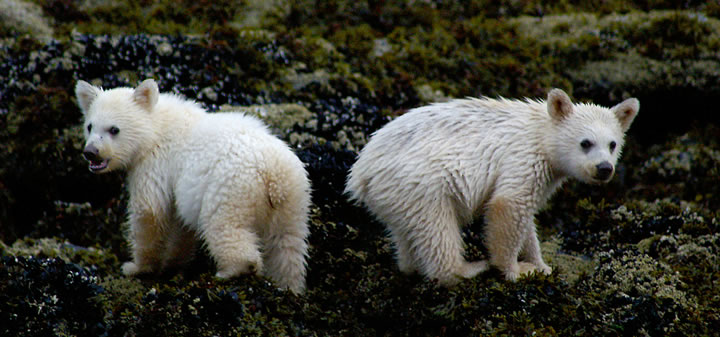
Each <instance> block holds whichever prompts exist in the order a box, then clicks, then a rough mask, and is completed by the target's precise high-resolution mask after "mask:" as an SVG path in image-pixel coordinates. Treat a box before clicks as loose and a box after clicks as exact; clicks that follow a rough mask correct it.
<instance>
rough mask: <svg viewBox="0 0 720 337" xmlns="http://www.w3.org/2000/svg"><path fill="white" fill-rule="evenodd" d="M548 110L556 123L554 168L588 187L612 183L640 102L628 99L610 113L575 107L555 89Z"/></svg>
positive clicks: (590, 105)
mask: <svg viewBox="0 0 720 337" xmlns="http://www.w3.org/2000/svg"><path fill="white" fill-rule="evenodd" d="M547 109H548V114H549V115H550V117H551V119H552V121H553V130H552V133H551V135H550V139H551V144H552V145H551V146H552V147H553V149H552V151H553V153H554V160H553V165H554V167H556V169H559V170H560V171H561V172H562V173H563V174H565V175H568V176H572V177H575V178H577V179H579V180H580V181H583V182H586V183H593V184H599V183H606V182H608V181H610V179H612V177H613V174H614V173H615V165H616V164H617V160H618V158H619V157H620V152H621V149H622V147H623V145H624V142H625V141H624V139H625V132H627V130H628V129H629V128H630V124H632V122H633V120H634V119H635V116H637V114H638V111H639V110H640V102H639V101H638V100H637V99H635V98H629V99H626V100H625V101H623V102H622V103H620V104H618V105H616V106H614V107H612V108H610V109H608V108H604V107H601V106H597V105H594V104H584V103H579V104H573V103H572V102H571V101H570V97H568V95H567V94H566V93H565V92H564V91H562V90H560V89H553V90H551V91H550V93H549V94H548V99H547Z"/></svg>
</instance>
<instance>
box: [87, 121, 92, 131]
mask: <svg viewBox="0 0 720 337" xmlns="http://www.w3.org/2000/svg"><path fill="white" fill-rule="evenodd" d="M87 130H88V132H92V123H90V124H88V126H87Z"/></svg>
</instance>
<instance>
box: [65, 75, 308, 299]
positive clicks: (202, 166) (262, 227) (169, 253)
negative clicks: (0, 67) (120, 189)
mask: <svg viewBox="0 0 720 337" xmlns="http://www.w3.org/2000/svg"><path fill="white" fill-rule="evenodd" d="M76 96H77V99H78V103H79V105H80V107H81V109H82V111H83V113H84V116H85V122H84V126H85V136H86V139H87V142H86V148H85V151H86V152H90V153H92V152H93V151H95V152H96V156H97V157H93V161H91V169H93V170H94V171H95V172H96V173H104V172H109V171H112V170H118V169H124V170H127V171H128V177H127V188H128V190H129V194H130V201H129V207H128V208H129V216H128V222H129V233H128V238H129V240H130V243H131V246H132V252H133V261H132V262H127V263H125V264H124V265H123V273H125V274H126V275H136V274H139V273H153V272H159V271H161V270H163V269H164V268H167V267H172V266H174V265H182V264H183V263H185V262H187V260H188V259H190V258H191V257H192V255H193V248H194V245H195V241H196V237H197V238H200V239H201V240H202V242H203V243H204V244H205V245H206V247H207V249H208V251H209V252H210V255H211V256H212V257H213V258H214V260H215V262H216V264H217V270H218V271H217V276H218V277H220V278H230V277H233V276H237V275H239V274H242V273H251V272H254V273H258V274H264V275H267V276H269V277H270V278H271V279H273V280H274V281H275V282H277V284H278V285H280V286H281V287H285V288H289V289H290V290H291V291H293V292H294V293H301V292H303V290H304V289H305V274H306V263H305V258H306V256H307V249H308V246H307V241H306V239H307V236H308V234H309V230H308V225H307V221H308V211H309V206H310V183H309V180H308V178H307V173H306V172H305V169H304V166H303V163H302V162H301V161H300V160H299V159H298V158H297V156H295V154H293V152H292V151H291V150H290V149H289V148H288V146H287V145H286V144H285V143H283V142H282V141H281V140H279V139H278V138H276V137H274V136H272V135H271V134H270V132H269V131H268V129H267V128H266V127H265V125H263V123H262V122H261V121H260V120H258V119H256V118H254V117H251V116H245V115H242V114H239V113H222V114H220V113H218V114H208V113H206V112H205V111H204V110H203V109H201V108H200V106H199V105H197V104H195V103H194V102H191V101H188V100H185V99H183V98H180V97H178V96H175V95H171V94H160V93H159V92H158V87H157V84H156V83H155V82H154V81H153V80H146V81H144V82H143V83H141V84H140V85H139V86H138V87H137V88H135V89H132V88H116V89H112V90H102V89H100V88H97V87H94V86H92V85H90V84H88V83H87V82H84V81H79V82H78V84H77V86H76ZM113 128H115V129H114V130H113ZM114 131H118V132H115V134H113V132H114ZM86 155H88V154H86Z"/></svg>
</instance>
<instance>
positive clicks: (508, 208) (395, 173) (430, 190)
mask: <svg viewBox="0 0 720 337" xmlns="http://www.w3.org/2000/svg"><path fill="white" fill-rule="evenodd" d="M638 110H639V103H638V101H637V100H636V99H628V100H626V101H624V102H622V103H620V104H618V105H617V106H615V107H613V108H612V109H607V108H603V107H600V106H596V105H593V104H573V103H572V102H571V101H570V98H569V97H568V96H567V94H565V92H563V91H562V90H559V89H554V90H552V91H551V92H550V93H549V95H548V100H547V101H531V100H526V101H516V100H507V99H502V98H501V99H488V98H483V99H457V100H452V101H450V102H446V103H437V104H432V105H429V106H425V107H421V108H417V109H413V110H411V111H409V112H408V113H406V114H404V115H403V116H400V117H398V118H397V119H395V120H393V121H391V122H390V123H388V124H387V125H386V126H384V127H383V128H381V129H380V130H379V131H377V132H376V133H375V134H374V135H373V136H372V138H371V139H370V141H369V142H368V144H367V145H366V146H365V148H364V149H363V150H362V151H361V152H360V155H359V157H358V160H357V162H356V163H355V164H354V166H353V167H352V169H351V171H350V174H349V177H348V182H347V186H346V192H348V193H349V194H350V197H351V198H352V199H354V200H356V201H358V202H360V203H362V204H364V205H365V206H366V207H367V208H368V209H369V210H370V212H371V213H373V214H374V215H375V216H376V217H377V218H378V219H379V220H380V221H382V222H383V223H384V224H385V225H386V226H387V229H388V230H389V233H390V238H391V239H392V241H393V243H394V245H395V248H396V257H397V263H398V266H399V268H400V270H401V271H402V272H405V273H410V272H414V271H419V272H421V273H422V274H424V275H425V276H427V277H429V278H431V279H437V280H438V281H439V283H440V284H443V285H453V284H455V283H457V282H458V281H459V280H460V279H461V278H470V277H473V276H475V275H477V274H478V273H480V272H482V271H485V270H487V269H488V268H489V267H490V266H494V267H496V268H499V269H500V270H501V271H502V272H503V273H504V275H505V277H506V278H507V279H508V280H515V279H517V278H518V277H519V276H520V275H522V274H527V273H529V272H532V271H534V270H539V271H540V272H543V273H550V271H551V269H550V267H549V266H548V265H547V264H545V262H544V261H543V259H542V255H541V252H540V245H539V242H538V238H537V235H536V230H535V224H534V215H535V213H536V212H537V211H538V209H540V208H541V207H543V205H544V204H545V203H546V202H547V200H548V199H549V198H550V196H551V195H552V193H553V192H554V191H555V190H556V189H557V187H559V186H560V185H561V184H562V183H563V181H565V180H566V178H567V177H575V178H577V179H579V180H581V181H585V182H588V183H603V182H607V181H608V180H610V178H611V177H612V173H613V172H614V167H615V165H616V162H617V159H618V157H619V156H620V149H621V148H622V145H623V140H624V133H625V131H627V129H628V128H629V127H630V124H631V123H632V121H633V119H634V118H635V116H636V114H637V112H638ZM612 144H614V147H613V146H612ZM588 145H589V146H588ZM611 148H612V149H611ZM601 170H604V171H605V172H604V173H602V172H600V171H601ZM480 214H484V216H485V221H486V231H485V241H486V245H487V248H488V251H489V254H490V258H489V260H488V261H476V262H468V261H466V260H465V259H464V258H463V252H464V244H463V241H462V237H461V226H463V225H466V224H468V223H471V222H472V220H473V219H474V218H476V217H477V216H479V215H480Z"/></svg>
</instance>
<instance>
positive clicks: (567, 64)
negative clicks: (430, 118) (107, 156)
mask: <svg viewBox="0 0 720 337" xmlns="http://www.w3.org/2000/svg"><path fill="white" fill-rule="evenodd" d="M0 5H3V6H0V11H2V12H1V13H0V18H5V19H7V18H12V20H5V19H3V20H0V21H2V22H0V57H1V58H2V59H1V60H0V255H2V263H0V312H2V314H1V315H0V335H8V336H13V335H92V336H100V335H109V336H115V335H150V334H153V335H163V336H164V335H172V336H183V335H188V336H204V335H208V336H210V335H243V336H249V335H333V336H334V335H449V336H459V335H488V334H508V335H528V334H535V335H571V334H572V335H591V336H598V335H612V336H615V335H710V334H713V333H714V332H715V331H717V330H718V329H720V309H718V308H720V294H719V292H718V289H720V287H718V280H720V267H719V266H720V265H719V264H718V262H719V261H718V259H720V258H719V256H720V251H719V249H720V241H719V240H720V239H719V238H718V233H719V232H720V231H719V229H720V211H719V209H720V129H718V128H717V124H716V123H717V119H716V118H715V117H714V116H716V113H715V112H716V110H717V109H716V102H715V100H716V99H717V97H720V86H718V83H720V82H719V81H718V73H717V69H720V67H718V65H719V63H720V54H718V53H717V50H718V47H719V46H720V45H719V43H720V42H718V41H720V20H719V19H718V17H719V16H720V7H719V6H717V4H713V3H708V4H705V3H702V4H700V3H697V4H696V2H692V1H691V2H688V3H686V5H685V7H683V8H678V7H677V6H676V5H674V4H670V3H667V4H665V3H664V2H662V1H660V2H657V4H655V5H654V7H653V8H649V7H648V5H647V4H646V2H637V3H634V2H623V3H622V4H620V3H615V2H603V3H602V4H600V3H597V2H590V1H588V2H582V1H579V2H576V4H575V5H567V4H565V5H542V4H539V3H536V2H531V1H520V2H518V1H500V2H495V3H493V4H492V5H490V4H488V5H482V4H477V3H474V4H470V5H467V6H465V5H459V4H455V3H446V2H435V1H423V2H412V1H411V2H405V1H389V2H372V1H370V2H344V1H338V2H317V3H316V2H313V1H293V2H290V3H282V2H268V3H262V2H253V1H247V2H239V1H230V0H227V1H217V2H213V3H211V4H205V5H206V6H205V5H203V6H200V5H197V4H195V3H194V2H190V1H181V2H174V1H159V2H154V3H153V4H151V5H148V6H144V7H143V6H139V5H138V4H136V3H134V2H127V3H126V2H113V3H112V4H110V3H107V4H106V3H103V2H94V1H87V2H70V1H48V2H45V3H44V4H43V5H33V4H30V3H29V2H24V1H0ZM4 5H7V6H4ZM246 10H247V11H246ZM248 13H252V15H250V14H248ZM147 77H153V78H155V79H156V81H157V82H158V84H159V85H160V88H161V91H166V92H175V93H178V94H181V95H185V96H187V97H190V98H193V99H196V100H197V101H198V102H199V103H200V104H202V105H203V106H205V107H207V108H208V109H209V110H210V111H213V112H218V113H222V112H223V111H228V110H235V111H237V110H241V111H245V112H247V113H250V114H254V115H257V116H259V117H260V118H263V119H264V120H266V121H267V122H268V123H269V124H270V125H271V128H272V130H273V132H274V133H275V134H277V135H278V136H279V137H281V138H283V139H284V140H286V141H288V142H289V143H290V144H291V145H292V147H293V148H294V149H295V151H296V153H297V154H298V156H299V157H300V159H301V160H302V161H303V162H305V163H306V165H307V170H308V173H309V175H310V178H311V180H312V184H313V203H314V204H313V207H312V217H311V236H310V243H311V249H310V258H309V274H308V291H307V293H306V294H305V295H303V296H300V297H295V296H293V295H291V294H288V293H286V292H282V291H279V290H277V289H275V288H274V287H273V286H272V284H271V283H269V282H268V281H267V280H265V279H263V278H260V277H255V276H243V277H240V278H237V279H233V280H229V281H220V280H217V279H214V278H213V277H212V275H213V274H214V266H213V265H212V262H211V260H209V259H208V258H207V256H206V255H205V254H203V253H200V254H199V256H198V258H197V259H196V260H195V261H194V262H193V263H192V265H191V266H189V267H188V268H187V269H186V270H181V271H177V272H175V273H167V274H166V275H160V276H157V277H145V278H140V279H135V278H126V277H124V276H122V275H121V273H120V264H121V262H122V261H126V260H127V259H128V258H129V257H128V249H127V246H126V245H127V243H126V241H125V240H124V238H123V226H124V225H123V222H124V221H125V210H126V202H127V195H126V192H125V191H124V190H123V179H122V178H123V177H122V174H109V175H101V176H97V175H92V174H91V173H90V172H88V170H87V164H86V163H85V162H84V160H83V159H82V157H81V155H80V152H81V148H82V146H83V139H82V130H81V129H80V120H81V113H80V111H79V109H78V108H77V105H76V103H75V98H74V96H73V87H74V85H75V82H76V81H77V80H79V79H83V80H86V81H89V82H91V83H93V84H95V85H101V86H103V87H107V88H112V87H116V86H134V85H136V84H137V83H138V82H139V81H140V80H142V79H145V78H147ZM552 87H561V88H563V89H565V90H566V91H567V92H569V93H571V94H572V95H573V97H574V99H577V100H583V101H584V100H592V101H594V102H596V103H599V104H603V105H611V104H614V103H617V102H619V101H620V100H621V99H623V98H626V97H630V96H635V97H638V98H639V99H640V101H641V112H640V115H639V117H638V119H637V120H636V121H635V123H634V125H633V126H632V129H631V132H630V134H629V135H628V144H627V145H626V147H625V149H624V154H623V158H622V159H621V162H622V163H621V165H619V166H618V172H617V177H615V178H614V179H613V181H612V182H611V183H610V184H608V185H606V186H589V185H583V184H580V183H577V182H570V183H568V184H566V185H565V186H564V187H563V188H562V189H561V190H560V191H558V193H557V194H556V195H555V197H554V198H553V199H552V200H551V202H550V203H549V205H548V207H547V209H545V210H543V211H542V212H541V213H540V214H539V215H538V217H537V224H538V231H539V233H540V238H541V240H543V241H545V242H544V243H543V250H544V254H545V255H546V257H547V260H548V261H549V262H550V264H551V266H553V269H554V272H553V274H552V275H548V276H545V275H532V276H530V277H527V278H522V279H521V280H519V281H518V282H517V283H509V282H506V281H504V279H503V278H502V277H501V275H500V273H499V272H498V271H495V270H491V271H489V272H487V273H485V274H482V275H480V276H478V277H476V278H474V279H471V280H466V281H464V282H462V283H461V284H460V285H459V286H457V287H455V288H451V289H445V288H438V287H437V286H436V285H435V284H434V283H433V282H431V281H427V280H423V279H422V278H421V277H419V276H417V275H410V276H408V275H403V274H401V273H400V272H399V271H398V270H397V267H395V262H394V261H393V256H392V247H391V245H390V243H389V241H388V240H387V239H386V238H385V233H384V229H383V226H382V225H381V224H380V223H378V222H376V221H375V220H374V219H372V217H371V216H369V214H368V213H366V212H365V211H364V210H363V209H362V208H359V207H357V206H355V205H353V204H351V203H349V202H348V201H347V199H346V197H345V196H344V195H343V193H342V191H343V187H344V182H345V177H346V174H347V171H348V169H349V168H350V167H351V165H352V164H353V162H354V161H355V157H356V155H357V152H358V151H359V150H360V149H362V147H363V145H364V144H365V143H366V142H367V139H368V138H369V137H370V135H371V134H372V132H374V131H375V130H377V129H378V128H380V127H381V126H382V125H384V124H385V123H387V122H388V121H389V120H391V119H392V118H394V117H395V116H398V115H400V114H402V113H403V112H405V111H406V110H407V109H411V108H413V107H416V106H419V105H422V104H427V103H430V102H432V101H442V100H445V99H447V98H448V97H464V96H479V95H489V96H497V95H502V96H506V97H517V98H519V97H524V96H529V97H542V96H543V95H545V94H546V92H547V90H549V89H550V88H552ZM482 229H483V228H482V219H478V220H477V221H476V222H475V223H474V224H472V225H470V226H468V227H467V228H466V229H465V230H464V231H463V235H464V237H465V240H466V242H467V243H468V248H467V254H466V255H467V257H468V258H469V259H481V258H486V251H485V248H484V246H483V242H482V240H483V231H482ZM388 322H392V323H391V324H388Z"/></svg>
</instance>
